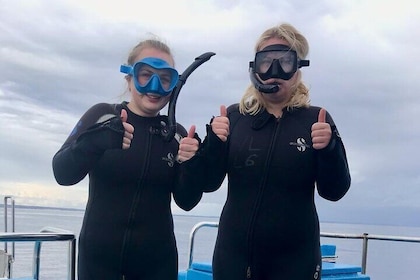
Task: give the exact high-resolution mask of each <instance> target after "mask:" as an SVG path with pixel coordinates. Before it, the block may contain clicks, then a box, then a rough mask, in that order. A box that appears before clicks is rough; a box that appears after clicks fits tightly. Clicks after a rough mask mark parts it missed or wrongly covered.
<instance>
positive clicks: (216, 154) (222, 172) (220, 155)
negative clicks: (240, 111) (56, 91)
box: [190, 124, 229, 192]
mask: <svg viewBox="0 0 420 280" xmlns="http://www.w3.org/2000/svg"><path fill="white" fill-rule="evenodd" d="M206 130H207V135H206V137H205V139H204V141H203V144H202V145H201V146H200V148H199V150H198V151H197V153H196V155H195V156H194V158H193V159H194V161H193V164H191V166H190V170H192V171H193V172H195V173H196V174H197V175H196V176H198V179H197V181H198V183H197V184H198V185H199V187H200V189H201V190H202V191H203V192H213V191H216V190H217V189H219V188H220V186H221V185H222V183H223V180H224V178H225V176H226V160H227V147H228V141H229V139H228V141H226V142H223V141H222V140H220V139H219V137H218V136H217V135H216V134H215V133H214V132H213V130H212V129H211V125H210V124H208V125H206Z"/></svg>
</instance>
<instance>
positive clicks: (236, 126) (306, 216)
mask: <svg viewBox="0 0 420 280" xmlns="http://www.w3.org/2000/svg"><path fill="white" fill-rule="evenodd" d="M308 49H309V47H308V43H307V40H306V39H305V37H304V36H303V35H302V34H301V33H299V32H298V31H297V30H296V29H295V28H294V27H293V26H291V25H289V24H281V25H279V26H275V27H273V28H270V29H268V30H266V31H265V32H264V33H263V34H262V35H261V37H260V38H259V40H258V42H257V44H256V49H255V51H256V54H255V59H254V61H252V62H251V63H250V77H251V81H252V85H251V86H250V87H249V88H248V90H247V91H246V92H245V95H244V96H243V98H242V100H241V102H240V103H239V104H235V105H231V106H230V107H228V108H227V110H226V108H225V107H224V106H222V107H221V114H220V116H218V117H216V118H213V119H212V122H211V124H210V125H208V126H207V136H206V139H205V141H204V142H203V147H202V148H200V150H199V151H198V152H197V155H196V157H199V158H200V162H201V164H203V166H202V167H201V168H202V169H201V171H202V172H203V175H202V176H203V178H206V180H207V182H206V184H207V186H206V188H205V191H207V192H210V191H215V190H216V189H218V188H219V187H220V185H221V184H222V181H223V180H224V177H225V175H226V174H227V179H228V194H227V200H226V202H225V205H224V208H223V211H222V213H221V217H220V223H219V230H218V237H217V241H216V247H215V251H214V256H213V277H214V278H213V279H214V280H245V279H253V280H310V279H320V278H321V254H320V229H319V220H318V215H317V211H316V208H315V203H314V191H315V188H316V189H317V191H318V193H319V194H320V196H321V197H323V198H325V199H328V200H332V201H336V200H339V199H340V198H342V197H343V196H344V195H345V193H346V192H347V190H348V189H349V187H350V174H349V169H348V164H347V159H346V153H345V149H344V146H343V143H342V141H341V138H340V136H339V134H338V132H337V129H336V126H335V124H334V122H333V119H332V118H331V116H330V115H329V114H328V113H327V112H326V110H325V109H322V108H320V107H314V106H311V105H310V102H309V91H308V89H307V87H306V86H305V85H304V84H303V83H302V81H301V72H300V69H299V68H301V67H303V66H309V61H308V60H305V57H306V55H307V53H308Z"/></svg>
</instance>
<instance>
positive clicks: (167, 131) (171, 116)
mask: <svg viewBox="0 0 420 280" xmlns="http://www.w3.org/2000/svg"><path fill="white" fill-rule="evenodd" d="M213 55H215V53H213V52H206V53H203V54H202V55H200V56H198V57H196V58H195V60H194V62H193V63H191V65H190V66H188V68H187V69H185V70H184V72H183V73H182V74H181V75H180V76H179V80H178V82H177V84H176V86H175V88H174V89H173V90H172V93H171V99H170V100H169V104H168V126H167V127H166V128H163V129H162V131H161V134H162V136H163V138H164V139H165V141H168V142H169V141H171V140H172V138H173V137H174V136H175V133H176V118H175V108H176V101H177V99H178V95H179V93H180V91H181V89H182V87H183V85H184V84H185V82H186V81H187V78H188V76H189V75H190V74H191V73H192V72H193V71H194V70H195V69H197V68H198V66H200V65H201V64H203V63H204V62H206V61H207V60H209V59H210V58H211V57H212V56H213Z"/></svg>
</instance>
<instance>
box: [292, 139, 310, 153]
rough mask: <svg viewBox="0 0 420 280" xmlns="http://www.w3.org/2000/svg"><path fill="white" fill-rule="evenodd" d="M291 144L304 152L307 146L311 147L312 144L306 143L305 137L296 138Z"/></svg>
mask: <svg viewBox="0 0 420 280" xmlns="http://www.w3.org/2000/svg"><path fill="white" fill-rule="evenodd" d="M289 144H290V145H292V146H296V148H297V150H298V151H299V152H304V151H305V150H306V148H310V146H309V145H308V144H306V141H305V139H303V138H298V139H296V142H290V143H289Z"/></svg>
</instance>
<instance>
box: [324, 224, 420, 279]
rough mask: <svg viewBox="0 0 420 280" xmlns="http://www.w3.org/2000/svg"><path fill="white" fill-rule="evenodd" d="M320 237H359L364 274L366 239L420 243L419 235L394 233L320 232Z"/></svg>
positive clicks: (366, 253)
mask: <svg viewBox="0 0 420 280" xmlns="http://www.w3.org/2000/svg"><path fill="white" fill-rule="evenodd" d="M321 237H328V238H344V239H361V240H362V265H361V267H362V274H366V267H367V258H368V241H369V240H381V241H397V242H411V243H420V237H409V236H395V235H377V234H369V233H363V234H348V233H331V232H321Z"/></svg>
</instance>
